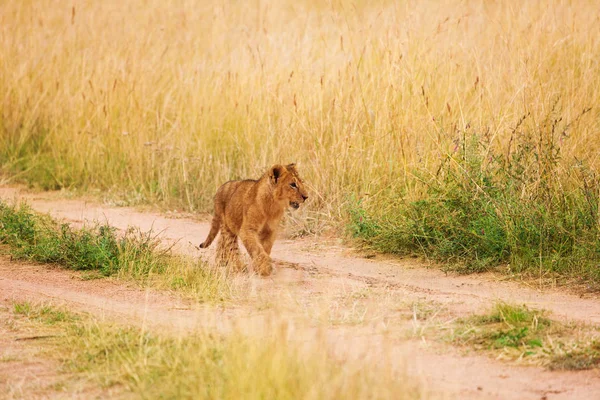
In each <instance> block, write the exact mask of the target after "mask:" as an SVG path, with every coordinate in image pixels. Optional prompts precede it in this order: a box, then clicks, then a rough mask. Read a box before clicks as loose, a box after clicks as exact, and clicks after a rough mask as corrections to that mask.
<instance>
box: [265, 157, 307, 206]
mask: <svg viewBox="0 0 600 400" xmlns="http://www.w3.org/2000/svg"><path fill="white" fill-rule="evenodd" d="M267 174H268V175H269V181H270V182H271V185H273V187H274V191H273V197H274V198H275V200H276V201H278V202H280V203H284V205H285V206H287V205H288V204H289V205H290V206H292V207H293V208H298V207H300V204H301V203H304V201H306V199H308V192H307V190H306V188H305V187H304V182H303V181H302V179H300V176H299V175H298V171H296V165H295V164H288V165H286V166H283V165H279V164H277V165H273V166H272V167H271V168H270V169H269V171H268V172H267Z"/></svg>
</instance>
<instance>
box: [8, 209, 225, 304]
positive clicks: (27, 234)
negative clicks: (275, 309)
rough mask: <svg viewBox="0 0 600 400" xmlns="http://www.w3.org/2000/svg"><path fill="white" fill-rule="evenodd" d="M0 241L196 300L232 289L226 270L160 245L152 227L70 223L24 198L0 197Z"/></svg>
mask: <svg viewBox="0 0 600 400" xmlns="http://www.w3.org/2000/svg"><path fill="white" fill-rule="evenodd" d="M0 244H4V245H5V246H6V247H7V249H8V251H9V252H10V254H11V255H12V256H13V257H15V258H18V259H25V260H31V261H36V262H40V263H53V264H57V265H61V266H63V267H65V268H68V269H72V270H77V271H85V275H83V278H82V279H86V280H87V279H90V278H94V277H105V276H117V277H120V278H126V279H133V280H135V281H137V282H140V283H142V284H148V285H151V286H153V287H157V288H162V289H175V290H178V291H180V292H184V293H186V294H189V295H191V296H193V297H194V298H196V299H198V300H200V301H225V300H227V299H230V298H231V297H232V296H233V292H234V291H235V289H234V287H233V285H232V283H231V280H230V279H229V278H228V275H227V273H226V272H225V271H222V270H220V269H216V268H214V267H210V266H208V265H207V264H205V263H203V262H201V261H197V260H194V259H192V258H191V257H184V256H179V255H174V254H172V253H171V252H170V250H169V249H165V248H164V247H163V246H162V245H161V242H160V240H159V238H158V237H157V236H156V235H154V234H152V232H141V231H139V230H136V229H128V230H126V231H125V232H121V233H120V232H118V231H117V230H116V229H115V228H114V227H111V226H110V225H108V224H97V225H95V226H93V227H83V228H80V229H75V228H72V227H71V226H70V225H68V224H60V223H58V222H57V221H55V220H53V219H52V218H51V217H49V216H47V215H40V214H36V213H34V212H33V211H32V210H31V209H30V207H28V206H27V205H26V204H21V205H18V206H17V205H14V206H11V205H8V204H6V203H4V202H2V201H0Z"/></svg>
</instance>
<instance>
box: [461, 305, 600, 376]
mask: <svg viewBox="0 0 600 400" xmlns="http://www.w3.org/2000/svg"><path fill="white" fill-rule="evenodd" d="M544 314H545V313H544V312H541V311H537V310H532V309H530V308H528V307H526V306H517V305H511V304H506V303H498V304H496V305H495V306H494V308H493V309H492V310H491V311H490V312H489V313H487V314H483V315H475V316H472V317H469V318H466V319H461V320H459V321H458V322H457V325H456V326H455V329H454V331H453V333H452V335H451V337H450V340H451V342H452V343H454V344H457V345H460V346H466V347H471V348H473V349H475V350H477V351H483V352H485V353H488V354H491V355H493V356H495V357H499V358H505V359H509V360H521V361H524V362H526V363H531V364H538V365H543V366H546V367H547V368H549V369H590V368H597V367H598V366H600V363H599V362H598V361H599V360H600V347H599V346H598V335H597V330H594V329H593V328H590V327H585V326H578V325H576V324H565V323H560V322H557V321H553V320H551V319H549V318H547V317H546V316H544Z"/></svg>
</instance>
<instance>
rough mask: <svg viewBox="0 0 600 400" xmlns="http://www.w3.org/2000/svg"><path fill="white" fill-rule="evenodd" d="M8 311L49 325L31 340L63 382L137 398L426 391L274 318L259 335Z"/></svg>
mask: <svg viewBox="0 0 600 400" xmlns="http://www.w3.org/2000/svg"><path fill="white" fill-rule="evenodd" d="M13 314H14V323H15V326H16V327H19V326H22V325H24V324H25V323H27V324H28V325H29V326H30V327H32V328H37V330H38V331H40V330H41V331H44V332H48V329H51V331H50V332H51V333H52V335H51V336H48V337H45V338H43V339H40V340H39V341H38V346H39V348H40V349H41V350H42V351H41V352H40V353H39V356H40V357H41V358H42V359H50V360H59V361H60V364H61V366H62V368H61V369H60V370H59V372H60V375H61V376H62V377H65V378H69V379H65V380H64V382H65V384H66V386H67V388H70V386H72V385H71V383H72V381H73V380H74V379H77V378H79V379H83V380H85V381H86V382H88V386H92V385H90V384H89V383H92V384H95V385H96V386H98V387H100V388H103V390H104V391H107V390H108V389H112V390H113V391H116V392H117V393H118V394H126V395H127V396H126V397H127V398H130V397H131V398H144V399H145V398H177V399H188V398H189V399H215V398H218V399H239V398H245V399H265V398H277V399H339V398H344V399H421V398H427V395H426V394H425V391H424V390H423V389H422V388H420V387H419V384H418V383H417V382H414V379H413V380H410V379H409V378H408V377H407V376H405V375H403V374H401V373H397V372H394V371H392V370H391V368H390V367H389V365H388V364H387V363H385V362H384V363H382V364H381V365H380V366H379V367H376V368H375V367H374V368H364V365H363V364H362V362H360V361H358V360H356V361H354V360H352V361H350V360H344V361H343V362H342V361H339V360H337V359H335V357H334V356H333V355H332V354H331V353H330V352H328V351H323V349H324V348H327V344H326V343H325V340H324V339H316V340H311V341H310V342H308V343H302V341H301V340H294V339H292V338H293V332H289V331H288V328H289V327H287V326H286V325H281V326H279V324H276V325H277V326H275V327H274V331H273V332H271V334H270V335H269V336H268V337H264V338H254V337H248V336H245V335H243V334H242V332H232V333H231V334H230V335H227V336H217V335H214V334H210V333H208V332H204V331H200V332H190V333H189V334H186V335H184V336H180V337H176V336H174V335H165V334H161V335H158V334H155V333H153V332H147V331H146V330H144V329H140V328H135V327H123V326H117V325H113V324H110V323H107V322H99V321H98V320H95V319H94V318H92V317H90V316H85V315H75V314H72V313H68V312H65V311H63V310H60V309H57V308H55V307H49V306H42V305H32V304H30V303H17V304H15V305H14V309H13ZM23 319H25V320H23ZM48 325H51V328H49V327H48ZM67 390H69V389H67ZM65 394H69V392H68V391H66V393H65Z"/></svg>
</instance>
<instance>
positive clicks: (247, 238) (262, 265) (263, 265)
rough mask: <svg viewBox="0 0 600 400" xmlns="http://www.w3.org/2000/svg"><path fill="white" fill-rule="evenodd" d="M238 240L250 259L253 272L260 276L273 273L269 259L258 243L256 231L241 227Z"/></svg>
mask: <svg viewBox="0 0 600 400" xmlns="http://www.w3.org/2000/svg"><path fill="white" fill-rule="evenodd" d="M240 239H242V243H244V246H245V247H246V250H248V253H249V254H250V257H251V258H252V266H253V268H254V271H255V272H256V273H258V274H260V275H262V276H267V275H270V274H271V272H273V265H272V264H271V257H270V256H269V254H268V253H267V252H266V251H265V249H264V248H263V246H262V244H261V243H260V241H259V235H258V232H257V230H256V229H251V228H244V227H242V229H241V230H240Z"/></svg>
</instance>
